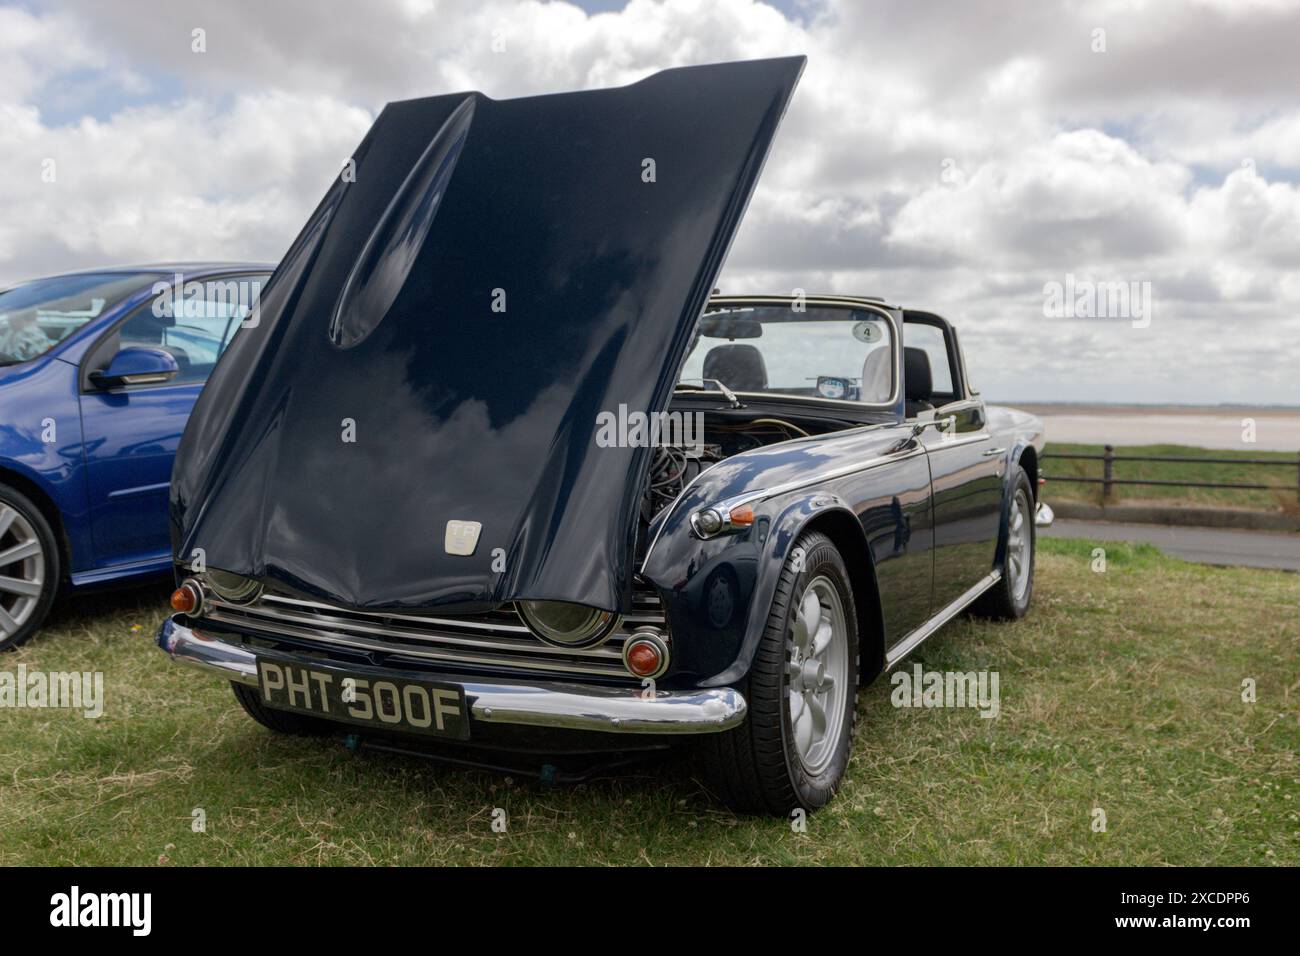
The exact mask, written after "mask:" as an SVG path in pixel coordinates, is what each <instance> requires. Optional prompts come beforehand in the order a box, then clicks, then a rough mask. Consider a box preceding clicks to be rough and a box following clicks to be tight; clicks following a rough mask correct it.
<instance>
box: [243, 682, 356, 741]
mask: <svg viewBox="0 0 1300 956" xmlns="http://www.w3.org/2000/svg"><path fill="white" fill-rule="evenodd" d="M230 687H231V689H232V690H233V691H234V692H235V700H237V701H239V705H240V706H241V707H243V708H244V712H245V713H246V714H248V716H249V717H252V718H253V719H254V720H255V721H257V722H258V723H259V724H261V725H262V726H263V727H266V728H267V729H268V730H274V731H275V732H276V733H278V734H295V735H297V736H300V737H318V736H321V735H322V734H328V733H331V732H332V731H333V730H334V727H333V725H331V724H330V723H329V722H328V721H324V720H319V719H317V718H315V717H306V716H303V715H302V714H295V713H292V712H291V711H287V710H276V709H275V708H273V707H267V706H265V705H264V704H263V703H262V699H261V697H260V696H259V695H258V693H257V688H255V687H247V686H245V685H244V684H236V683H235V682H234V681H231V683H230Z"/></svg>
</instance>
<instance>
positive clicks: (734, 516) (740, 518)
mask: <svg viewBox="0 0 1300 956" xmlns="http://www.w3.org/2000/svg"><path fill="white" fill-rule="evenodd" d="M727 517H728V518H729V519H730V521H731V523H732V524H738V525H751V524H753V523H754V509H753V507H752V506H751V505H740V506H739V507H737V508H732V509H731V511H730V512H729V513H728V515H727Z"/></svg>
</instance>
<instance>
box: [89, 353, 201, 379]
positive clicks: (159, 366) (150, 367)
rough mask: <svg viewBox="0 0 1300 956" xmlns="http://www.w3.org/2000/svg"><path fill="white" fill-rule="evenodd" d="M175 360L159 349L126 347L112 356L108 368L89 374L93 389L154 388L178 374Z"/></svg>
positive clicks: (178, 370)
mask: <svg viewBox="0 0 1300 956" xmlns="http://www.w3.org/2000/svg"><path fill="white" fill-rule="evenodd" d="M180 370H181V368H180V366H179V365H177V364H176V359H174V358H172V356H171V355H170V354H169V353H167V352H164V351H163V350H162V349H149V348H137V347H134V346H132V347H130V348H124V349H122V350H121V351H120V352H118V353H117V354H116V355H114V356H113V358H112V361H110V362H109V363H108V367H107V368H104V369H100V370H99V371H96V372H91V373H90V380H91V381H92V382H94V383H95V387H96V388H119V387H121V386H123V385H158V384H161V383H163V382H170V381H171V380H172V379H173V378H175V377H176V376H177V374H179V373H180Z"/></svg>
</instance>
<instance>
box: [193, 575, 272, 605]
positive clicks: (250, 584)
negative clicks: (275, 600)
mask: <svg viewBox="0 0 1300 956" xmlns="http://www.w3.org/2000/svg"><path fill="white" fill-rule="evenodd" d="M200 577H201V579H202V582H203V584H204V585H205V586H206V587H207V589H208V590H210V591H211V592H212V593H213V594H215V595H216V596H217V597H218V598H219V599H220V600H222V601H226V602H228V603H230V604H252V603H253V602H254V601H256V600H257V599H258V598H259V597H261V596H262V582H261V581H258V580H256V579H254V578H248V577H244V576H243V575H242V574H235V573H234V572H233V571H222V570H221V569H219V568H208V570H207V571H205V572H204V573H203V574H202V575H200ZM222 577H224V578H226V579H228V580H225V581H223V580H222Z"/></svg>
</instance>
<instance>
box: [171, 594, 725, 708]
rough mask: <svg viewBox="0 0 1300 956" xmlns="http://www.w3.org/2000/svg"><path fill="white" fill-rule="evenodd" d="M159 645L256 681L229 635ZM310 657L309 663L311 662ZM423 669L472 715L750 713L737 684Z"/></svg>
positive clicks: (177, 636) (178, 627)
mask: <svg viewBox="0 0 1300 956" xmlns="http://www.w3.org/2000/svg"><path fill="white" fill-rule="evenodd" d="M158 646H159V647H161V648H162V649H163V650H164V651H166V652H167V653H168V654H170V655H171V657H172V659H173V660H175V661H179V662H180V663H182V664H188V665H189V666H191V667H197V668H199V669H201V670H205V671H209V672H212V673H215V674H218V675H220V676H221V677H224V678H226V679H227V680H232V681H238V682H240V683H241V684H248V685H249V686H250V687H256V686H258V684H257V665H256V656H255V651H254V650H253V649H251V648H249V647H247V646H245V645H243V644H240V643H238V642H236V641H234V640H230V639H227V638H226V636H224V635H217V634H215V633H203V632H201V631H198V630H195V629H194V628H191V627H187V626H186V625H184V624H180V623H178V622H177V621H176V619H175V618H168V619H167V620H166V621H164V622H163V626H162V627H161V628H160V629H159V631H158ZM309 660H310V659H309V658H303V662H304V663H307V662H309ZM419 676H421V677H425V678H428V679H431V680H440V681H443V682H445V683H449V684H455V685H457V686H459V687H461V688H462V689H463V691H464V694H465V698H466V700H467V701H468V704H469V715H470V720H471V721H481V722H483V723H489V724H517V725H523V726H529V727H554V728H561V729H565V730H597V731H605V732H610V733H624V734H707V733H717V732H718V731H722V730H729V729H731V728H732V727H735V726H737V725H738V724H740V723H741V722H742V721H743V720H744V719H745V710H746V704H745V698H744V696H743V695H741V694H740V692H739V691H736V690H733V689H732V688H730V687H719V688H711V689H708V690H690V691H664V690H660V691H657V692H656V693H655V695H654V696H653V697H651V698H645V697H642V696H641V695H642V690H641V689H640V688H639V687H602V686H598V685H587V684H577V683H562V682H550V681H522V680H521V681H513V680H511V681H483V680H465V679H462V678H461V677H458V676H455V675H447V674H437V675H435V674H431V673H430V674H423V673H421V674H420V675H419Z"/></svg>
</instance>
